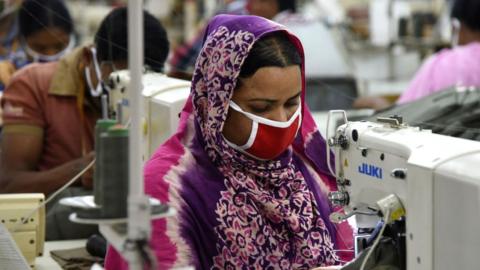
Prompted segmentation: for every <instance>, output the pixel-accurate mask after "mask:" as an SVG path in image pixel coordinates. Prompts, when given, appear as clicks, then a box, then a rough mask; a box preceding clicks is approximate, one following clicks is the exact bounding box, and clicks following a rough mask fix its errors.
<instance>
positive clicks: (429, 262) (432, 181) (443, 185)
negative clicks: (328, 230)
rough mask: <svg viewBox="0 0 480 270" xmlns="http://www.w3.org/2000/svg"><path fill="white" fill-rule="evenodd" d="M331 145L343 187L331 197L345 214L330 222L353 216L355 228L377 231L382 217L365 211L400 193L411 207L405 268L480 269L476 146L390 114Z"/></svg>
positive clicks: (349, 129) (479, 152) (479, 151)
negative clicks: (404, 121) (419, 126)
mask: <svg viewBox="0 0 480 270" xmlns="http://www.w3.org/2000/svg"><path fill="white" fill-rule="evenodd" d="M329 145H330V146H332V147H334V151H335V164H336V165H335V166H336V175H337V179H338V180H337V183H338V188H339V191H338V192H334V193H331V194H330V199H331V201H332V202H333V203H335V204H337V205H342V206H344V211H345V215H338V214H334V215H332V217H331V218H333V219H337V221H340V220H344V219H345V218H347V217H349V216H351V215H355V218H356V221H357V225H358V227H363V228H366V227H374V226H375V224H376V222H378V221H379V220H380V218H379V217H378V216H376V215H373V216H372V215H368V214H373V213H376V212H377V210H378V208H379V205H378V204H377V202H378V201H379V200H380V199H382V198H384V197H386V196H388V195H389V194H395V195H397V196H398V198H399V199H400V201H401V203H402V204H403V206H404V207H405V210H406V246H407V247H406V249H407V252H406V255H407V259H406V266H407V269H408V270H413V269H415V270H452V269H478V268H479V266H478V265H479V260H478V248H479V247H480V168H479V167H480V143H479V142H475V141H469V140H464V139H458V138H453V137H447V136H442V135H437V134H432V133H431V132H430V131H428V130H420V129H419V128H416V127H409V126H407V125H404V124H403V123H402V120H401V118H399V117H397V118H396V117H392V118H383V119H378V122H377V123H373V122H347V124H344V125H342V126H340V127H339V128H338V129H337V131H336V133H335V136H334V137H332V138H331V139H329ZM477 166H479V167H477ZM366 214H367V215H366ZM397 214H398V213H397Z"/></svg>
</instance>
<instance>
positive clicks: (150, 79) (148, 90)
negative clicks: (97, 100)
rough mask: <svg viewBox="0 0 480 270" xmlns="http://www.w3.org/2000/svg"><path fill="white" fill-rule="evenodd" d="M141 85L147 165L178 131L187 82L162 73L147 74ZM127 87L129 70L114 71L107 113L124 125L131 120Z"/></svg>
mask: <svg viewBox="0 0 480 270" xmlns="http://www.w3.org/2000/svg"><path fill="white" fill-rule="evenodd" d="M142 82H143V87H144V88H143V92H142V95H143V98H144V103H143V112H144V113H143V115H144V116H143V118H144V161H147V160H148V159H149V158H150V157H151V155H152V154H153V153H154V152H155V150H156V149H157V148H158V147H159V146H160V145H161V144H162V143H163V142H164V141H165V140H166V139H168V138H169V137H170V136H171V135H172V134H173V133H174V132H175V131H176V130H177V127H178V121H179V119H180V117H179V114H180V112H181V111H182V109H183V106H184V105H185V101H186V100H187V98H188V96H189V94H190V81H185V80H179V79H174V78H170V77H167V76H166V75H164V74H161V73H155V72H146V73H145V74H144V75H143V78H142ZM129 83H130V75H129V71H128V70H120V71H116V72H114V73H112V74H111V75H110V77H109V87H110V94H109V96H110V99H109V105H108V107H109V111H110V112H115V114H116V115H115V116H114V117H116V119H117V120H119V122H121V123H123V124H125V123H127V122H129V119H130V109H129V106H128V91H127V89H128V85H129ZM119 106H120V107H121V108H119Z"/></svg>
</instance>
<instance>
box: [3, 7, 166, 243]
mask: <svg viewBox="0 0 480 270" xmlns="http://www.w3.org/2000/svg"><path fill="white" fill-rule="evenodd" d="M144 31H145V33H146V35H145V40H144V44H145V49H144V56H145V65H147V66H148V67H149V69H151V70H155V71H162V69H163V65H164V63H165V60H166V58H167V55H168V49H169V43H168V40H167V35H166V32H165V29H164V28H163V27H162V25H161V24H160V22H159V21H158V20H157V19H155V18H154V17H153V16H152V15H151V14H150V13H148V12H144ZM127 41H128V35H127V10H126V8H118V9H115V10H113V11H112V12H110V14H109V15H108V16H107V17H106V18H105V19H104V20H103V21H102V23H101V25H100V28H99V29H98V31H97V34H96V35H95V44H94V45H93V46H87V47H81V48H78V49H76V50H74V51H72V52H71V53H69V54H68V55H66V56H65V57H63V58H62V59H61V60H60V61H57V62H49V63H42V64H31V65H29V66H27V67H25V68H23V69H22V70H20V71H18V72H17V73H16V75H15V76H14V77H13V79H12V81H11V83H10V84H9V85H8V87H7V89H6V90H5V92H4V95H3V100H2V108H3V124H4V126H3V134H2V144H1V149H2V151H1V158H0V193H5V192H7V193H10V192H12V193H18V192H42V193H45V194H47V195H48V194H50V193H52V192H54V191H56V190H57V189H59V188H60V187H61V186H63V185H64V184H65V183H66V182H67V181H69V179H71V178H73V176H75V175H76V174H78V173H79V172H80V171H81V170H82V169H83V168H84V167H85V166H86V165H87V164H89V163H90V161H91V160H92V159H93V158H94V156H93V153H92V150H93V140H94V138H93V130H94V126H95V123H96V120H97V119H98V118H99V117H100V114H101V108H100V106H99V104H100V97H99V96H100V95H101V94H102V93H104V91H105V90H104V89H103V83H102V81H103V80H105V79H107V78H108V76H109V75H110V73H112V72H113V71H114V70H115V69H125V68H126V67H127V59H128V57H127V56H128V50H127V43H128V42H127ZM91 186H92V181H91V178H88V177H84V178H83V179H82V181H81V182H79V183H77V186H75V187H72V189H67V191H66V192H65V193H67V192H70V191H72V190H74V189H73V188H79V189H80V188H81V189H82V191H83V190H88V189H89V188H91ZM86 192H88V191H86ZM64 195H65V196H69V195H72V194H64ZM61 196H62V194H61V195H60V197H61ZM55 207H57V205H55ZM47 211H48V214H47V239H48V240H55V239H71V238H82V237H83V238H85V237H88V236H89V234H82V231H80V230H76V229H75V226H74V224H73V223H71V222H69V221H68V210H65V211H64V212H62V215H63V216H57V217H55V216H54V215H53V214H51V213H52V212H53V209H52V208H49V207H48V206H47ZM49 221H52V223H48V222H49ZM57 226H59V228H57Z"/></svg>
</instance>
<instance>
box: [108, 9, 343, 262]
mask: <svg viewBox="0 0 480 270" xmlns="http://www.w3.org/2000/svg"><path fill="white" fill-rule="evenodd" d="M274 31H284V32H285V33H288V32H287V31H286V30H285V29H284V28H283V27H282V26H281V25H279V24H276V23H274V22H271V21H269V20H266V19H263V18H260V17H256V16H233V15H220V16H216V17H215V18H214V19H212V21H211V22H210V24H209V25H208V27H207V31H206V33H207V34H206V36H205V38H204V45H203V48H202V51H201V53H200V55H199V57H198V59H197V63H196V68H195V73H194V76H193V80H192V90H191V98H190V99H189V100H188V101H187V104H186V105H185V108H184V110H183V111H182V114H181V120H180V126H179V129H178V131H177V133H176V134H175V135H174V136H173V137H172V138H170V139H169V140H168V141H167V142H166V143H165V144H163V145H162V146H161V147H160V148H159V149H158V150H157V152H156V153H155V155H154V156H153V157H152V159H151V160H150V161H149V162H148V164H147V166H146V168H145V180H146V184H145V189H146V192H147V193H148V194H150V195H152V196H153V197H156V198H158V199H160V200H161V201H163V202H168V203H169V204H170V205H172V206H174V207H175V208H176V209H177V210H178V215H177V217H176V218H170V219H167V220H166V221H165V220H160V221H155V222H154V224H153V232H152V241H151V245H152V247H153V248H154V249H155V252H156V255H157V258H158V260H159V265H160V266H161V268H162V269H164V268H170V267H180V266H186V265H192V266H194V267H195V269H247V268H248V269H251V268H255V269H266V268H268V267H273V268H275V269H310V268H312V267H316V266H324V265H332V264H338V262H339V260H338V257H337V255H336V253H335V251H334V249H336V248H339V249H344V248H349V247H351V246H350V244H351V241H348V243H346V242H341V241H337V234H338V232H339V228H336V227H335V226H333V225H332V224H331V223H330V222H329V219H328V215H329V214H330V213H331V211H332V210H331V209H330V206H329V204H328V201H327V199H326V194H327V193H328V192H329V191H331V190H333V189H335V186H336V185H335V181H334V179H333V178H332V177H330V176H329V175H328V170H327V166H326V163H325V158H324V155H325V141H324V140H323V138H322V137H321V135H320V133H319V132H318V130H317V128H316V126H315V123H314V121H313V118H312V116H311V114H310V112H309V110H308V108H307V107H306V104H305V100H304V97H305V82H304V76H302V77H303V87H302V89H303V92H302V108H303V112H302V115H303V117H302V119H303V120H302V126H301V128H300V131H299V133H298V135H297V137H296V139H295V141H294V143H293V144H292V147H289V148H288V149H287V150H286V151H285V152H284V153H283V154H282V155H280V157H279V158H277V159H276V160H270V161H259V160H256V159H253V158H250V157H248V156H246V155H244V154H242V153H240V152H238V151H237V150H235V149H233V148H231V147H230V146H229V145H228V144H227V143H226V141H225V139H224V137H223V135H222V132H221V131H222V128H223V124H224V122H225V119H226V116H227V111H228V104H229V101H230V99H231V97H232V94H233V90H234V89H235V84H236V81H237V77H238V75H239V73H240V68H241V65H242V63H243V62H244V60H245V59H246V57H247V56H248V54H249V50H250V49H251V47H252V45H253V44H254V43H255V42H256V41H257V40H258V39H259V38H261V37H262V36H264V35H266V34H268V33H272V32H274ZM288 35H289V37H290V39H291V40H292V42H293V43H294V44H295V45H296V46H297V48H298V50H299V52H300V54H301V56H302V58H303V49H302V47H301V44H300V42H299V40H298V39H297V38H296V37H295V36H293V35H292V34H290V33H288ZM302 75H304V71H303V67H302ZM340 231H342V232H345V233H347V234H350V236H351V231H349V230H348V229H345V228H343V229H340ZM346 238H349V237H348V236H347V237H346ZM350 238H351V237H350ZM350 240H351V239H350ZM124 267H125V264H124V263H123V264H122V261H121V260H120V259H119V256H118V254H117V253H116V252H115V251H114V250H112V249H110V250H109V252H108V255H107V260H106V268H107V269H125V268H124Z"/></svg>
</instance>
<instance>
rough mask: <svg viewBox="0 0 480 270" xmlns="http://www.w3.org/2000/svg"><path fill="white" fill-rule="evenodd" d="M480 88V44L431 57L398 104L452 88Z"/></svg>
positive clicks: (450, 50)
mask: <svg viewBox="0 0 480 270" xmlns="http://www.w3.org/2000/svg"><path fill="white" fill-rule="evenodd" d="M456 85H460V86H480V43H478V42H475V43H470V44H468V45H465V46H460V47H456V48H454V49H445V50H442V51H440V52H438V53H437V54H434V55H433V56H431V57H430V58H429V59H428V60H427V61H425V63H424V64H423V66H422V67H421V68H420V70H419V71H418V72H417V74H416V75H415V78H414V79H413V80H412V82H411V83H410V86H409V87H408V89H407V90H406V91H405V92H404V93H403V94H402V95H401V97H400V98H399V99H398V101H397V103H400V104H402V103H407V102H410V101H414V100H417V99H420V98H422V97H425V96H428V95H430V94H432V93H434V92H437V91H441V90H444V89H446V88H448V87H452V86H456Z"/></svg>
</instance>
